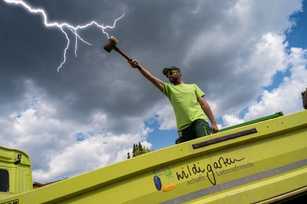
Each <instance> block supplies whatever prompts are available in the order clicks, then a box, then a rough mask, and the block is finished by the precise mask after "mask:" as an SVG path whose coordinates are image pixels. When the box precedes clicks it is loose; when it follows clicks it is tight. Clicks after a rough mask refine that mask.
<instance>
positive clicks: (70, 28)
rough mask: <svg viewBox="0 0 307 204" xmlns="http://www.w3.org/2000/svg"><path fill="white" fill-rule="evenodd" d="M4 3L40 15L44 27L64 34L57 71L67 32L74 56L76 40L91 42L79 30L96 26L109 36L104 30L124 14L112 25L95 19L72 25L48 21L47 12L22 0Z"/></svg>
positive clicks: (64, 56)
mask: <svg viewBox="0 0 307 204" xmlns="http://www.w3.org/2000/svg"><path fill="white" fill-rule="evenodd" d="M4 2H5V3H7V4H12V5H16V6H20V7H22V8H24V9H26V11H28V12H30V13H31V14H34V15H39V16H41V17H42V20H43V23H44V26H45V27H46V28H57V29H59V30H60V31H61V32H62V33H63V34H64V36H65V38H66V41H67V43H66V46H65V48H64V51H63V60H62V62H61V63H60V65H59V66H58V67H57V71H58V72H59V71H60V70H61V69H62V68H63V66H64V64H65V62H66V54H67V50H68V48H69V46H70V38H69V36H68V32H71V33H72V34H73V35H74V37H75V48H74V51H75V57H77V50H78V40H80V41H81V42H83V43H85V44H87V45H89V46H91V45H92V44H91V43H89V42H88V41H86V40H85V39H83V38H82V37H81V36H80V35H79V34H78V32H79V31H81V30H85V29H86V28H88V27H90V26H96V27H97V28H98V29H99V30H100V31H101V33H102V34H104V35H105V36H106V37H107V38H108V39H109V38H110V36H109V34H108V33H107V32H106V30H107V29H114V28H115V27H116V24H117V22H118V21H119V20H120V19H122V18H123V17H124V16H125V14H122V15H121V16H119V17H118V18H116V19H115V20H114V21H113V25H106V26H105V25H103V24H99V23H97V22H96V21H90V22H89V23H86V24H83V25H72V24H69V23H67V22H57V21H55V22H50V21H49V20H48V15H47V12H46V11H45V10H44V9H42V8H33V7H32V6H31V5H29V4H27V3H26V2H24V1H23V0H4Z"/></svg>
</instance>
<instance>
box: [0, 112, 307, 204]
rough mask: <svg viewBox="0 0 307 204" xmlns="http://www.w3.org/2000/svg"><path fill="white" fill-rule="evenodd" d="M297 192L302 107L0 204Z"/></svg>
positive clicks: (138, 202)
mask: <svg viewBox="0 0 307 204" xmlns="http://www.w3.org/2000/svg"><path fill="white" fill-rule="evenodd" d="M0 158H1V157H0ZM80 165H82V164H80ZM305 192H307V111H302V112H299V113H295V114H291V115H287V116H280V117H277V118H274V119H269V120H265V121H261V122H257V123H253V124H248V125H244V126H241V127H236V128H233V129H227V130H225V131H221V132H219V133H217V134H214V135H210V136H206V137H202V138H198V139H195V140H192V141H188V142H185V143H181V144H177V145H173V146H170V147H168V148H164V149H160V150H158V151H154V152H150V153H146V154H144V155H140V156H138V157H135V158H132V159H129V160H126V161H123V162H120V163H117V164H114V165H111V166H108V167H105V168H101V169H98V170H95V171H93V172H89V173H85V174H82V175H79V176H76V177H72V178H69V179H66V180H62V181H59V182H57V183H53V184H50V185H47V186H45V187H42V188H38V189H34V190H31V191H25V192H23V193H18V194H11V195H8V196H6V197H0V204H4V203H5V204H13V203H18V204H36V203H71V204H95V203H99V204H101V203H112V204H113V203H126V204H128V203H129V204H130V203H131V204H132V203H133V204H150V203H161V204H172V203H176V204H177V203H190V204H203V203H221V204H224V203H227V204H231V203H233V204H237V203H271V202H277V201H279V200H284V199H287V198H289V197H294V196H296V195H301V194H303V193H305Z"/></svg>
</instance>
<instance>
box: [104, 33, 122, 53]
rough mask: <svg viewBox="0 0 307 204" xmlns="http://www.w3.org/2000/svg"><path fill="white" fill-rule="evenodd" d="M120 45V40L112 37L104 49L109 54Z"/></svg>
mask: <svg viewBox="0 0 307 204" xmlns="http://www.w3.org/2000/svg"><path fill="white" fill-rule="evenodd" d="M117 43H118V40H117V39H116V38H115V37H113V36H111V37H110V38H109V40H108V43H107V44H106V45H105V46H104V47H103V48H104V49H105V50H106V51H107V52H111V51H112V50H113V49H114V47H115V46H116V44H117Z"/></svg>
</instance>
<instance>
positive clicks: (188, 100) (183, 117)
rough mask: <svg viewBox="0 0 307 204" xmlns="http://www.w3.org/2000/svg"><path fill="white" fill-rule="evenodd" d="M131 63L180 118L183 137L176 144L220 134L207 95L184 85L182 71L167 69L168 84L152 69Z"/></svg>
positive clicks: (178, 124) (195, 86) (179, 130)
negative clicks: (162, 95) (163, 96)
mask: <svg viewBox="0 0 307 204" xmlns="http://www.w3.org/2000/svg"><path fill="white" fill-rule="evenodd" d="M128 63H129V64H130V65H131V67H133V68H136V69H138V70H139V71H140V72H141V74H142V75H143V76H144V77H145V78H146V79H148V80H149V81H151V82H152V83H153V84H154V85H155V86H156V87H157V88H158V89H160V91H162V92H163V93H164V94H165V95H166V96H167V97H168V99H169V101H170V103H171V104H172V106H173V109H174V112H175V116H176V124H177V128H178V134H179V138H178V139H177V140H176V143H181V142H185V141H188V140H191V139H195V138H198V137H201V136H204V135H208V134H210V133H211V132H217V131H218V127H217V124H216V121H215V118H214V115H213V113H212V111H211V108H210V106H209V104H208V102H207V101H206V100H205V99H204V98H203V97H204V95H205V93H204V92H203V91H202V90H201V89H200V88H199V87H198V86H197V85H196V84H186V83H184V82H183V81H182V75H181V72H180V69H179V68H177V67H168V68H164V69H163V74H164V75H165V76H166V77H167V78H168V80H169V82H170V83H166V82H163V81H161V80H160V79H158V78H157V77H156V76H154V75H153V74H152V73H151V72H150V71H149V69H147V68H146V67H145V66H144V65H142V64H140V63H138V62H137V61H136V60H130V61H128ZM208 118H209V120H210V122H211V128H210V127H209V124H208V122H207V120H208Z"/></svg>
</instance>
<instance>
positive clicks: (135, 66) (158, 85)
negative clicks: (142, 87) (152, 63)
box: [128, 59, 164, 91]
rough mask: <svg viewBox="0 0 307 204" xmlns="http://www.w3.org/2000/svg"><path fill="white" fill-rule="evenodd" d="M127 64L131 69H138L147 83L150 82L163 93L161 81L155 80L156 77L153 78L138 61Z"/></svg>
mask: <svg viewBox="0 0 307 204" xmlns="http://www.w3.org/2000/svg"><path fill="white" fill-rule="evenodd" d="M128 63H129V64H130V66H131V67H132V68H136V69H138V70H139V71H140V72H141V74H142V75H143V76H144V77H145V78H146V79H148V80H149V81H151V82H152V83H153V84H154V85H155V86H156V87H157V88H158V89H160V91H163V84H164V83H163V81H161V80H160V79H159V78H157V77H156V76H154V75H153V74H152V73H151V72H150V71H149V69H148V68H146V67H145V66H144V65H142V64H140V63H139V62H138V61H136V60H134V59H133V60H129V61H128Z"/></svg>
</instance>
